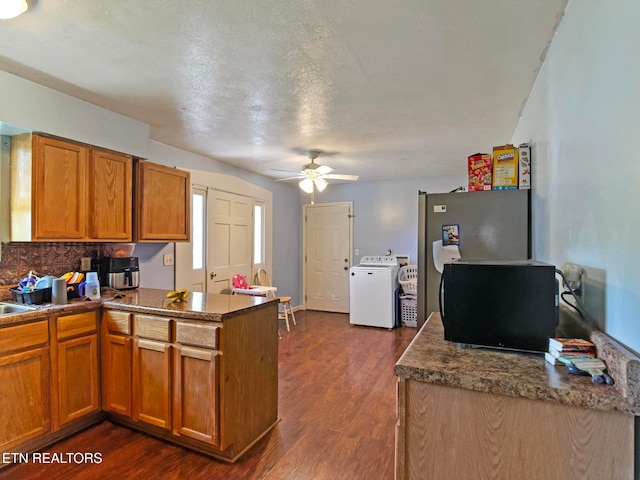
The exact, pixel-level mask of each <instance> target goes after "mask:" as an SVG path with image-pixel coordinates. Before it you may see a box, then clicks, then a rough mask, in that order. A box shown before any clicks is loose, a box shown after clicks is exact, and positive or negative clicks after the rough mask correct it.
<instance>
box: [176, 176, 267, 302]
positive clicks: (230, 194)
mask: <svg viewBox="0 0 640 480" xmlns="http://www.w3.org/2000/svg"><path fill="white" fill-rule="evenodd" d="M191 178H198V180H200V181H202V182H203V183H202V184H200V185H195V184H194V185H192V186H191V194H192V196H191V204H192V207H191V212H192V216H191V241H189V242H181V243H176V244H175V255H176V257H175V259H176V262H175V288H187V289H189V290H191V291H194V292H207V293H231V289H232V279H233V276H234V275H235V274H237V273H238V274H241V275H244V276H245V277H246V278H247V281H248V282H249V283H252V280H253V274H254V273H255V272H256V271H257V270H258V269H259V268H266V269H268V268H270V266H271V262H270V260H269V259H270V256H271V228H272V227H271V223H272V213H271V209H272V198H271V192H268V191H266V190H263V189H259V188H257V187H255V186H253V185H251V184H248V183H246V182H242V181H238V180H237V179H236V180H234V179H233V178H232V177H227V176H220V175H217V174H211V173H209V172H197V174H194V173H192V177H191ZM222 182H224V183H225V186H228V187H229V188H230V189H233V190H232V191H221V190H219V189H216V188H213V187H212V186H211V185H214V184H220V183H222ZM245 192H246V193H245Z"/></svg>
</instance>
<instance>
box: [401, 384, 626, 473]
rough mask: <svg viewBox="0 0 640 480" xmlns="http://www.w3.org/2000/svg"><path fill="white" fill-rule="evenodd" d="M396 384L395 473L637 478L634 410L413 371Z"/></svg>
mask: <svg viewBox="0 0 640 480" xmlns="http://www.w3.org/2000/svg"><path fill="white" fill-rule="evenodd" d="M398 387H399V388H398V424H397V427H396V475H395V478H396V480H405V479H406V480H422V479H425V480H426V479H429V480H440V479H442V480H458V479H459V480H467V479H470V478H491V479H496V480H497V479H504V480H510V479H514V478H536V479H538V478H545V479H547V478H554V479H555V478H562V479H564V478H580V479H593V480H600V479H604V478H607V479H609V478H611V479H613V478H615V479H623V478H624V479H626V478H628V479H631V478H633V464H634V454H633V444H634V417H632V416H630V415H625V414H623V413H620V412H615V411H600V410H593V409H586V408H580V407H575V406H571V405H563V404H560V403H557V402H552V401H542V400H531V399H528V398H523V397H512V396H508V395H499V394H493V393H486V392H477V391H473V390H468V389H464V388H455V387H449V386H443V385H437V384H432V383H425V382H421V381H418V380H413V379H408V380H407V379H403V378H402V379H400V382H399V385H398ZM603 388H604V387H603Z"/></svg>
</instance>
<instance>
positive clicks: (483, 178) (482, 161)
mask: <svg viewBox="0 0 640 480" xmlns="http://www.w3.org/2000/svg"><path fill="white" fill-rule="evenodd" d="M467 163H468V166H469V188H468V189H467V190H468V191H469V192H479V191H483V190H491V155H489V154H488V153H474V154H473V155H470V156H469V157H467Z"/></svg>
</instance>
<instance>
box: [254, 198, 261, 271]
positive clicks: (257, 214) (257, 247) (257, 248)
mask: <svg viewBox="0 0 640 480" xmlns="http://www.w3.org/2000/svg"><path fill="white" fill-rule="evenodd" d="M261 263H262V205H254V207H253V264H254V265H257V264H261Z"/></svg>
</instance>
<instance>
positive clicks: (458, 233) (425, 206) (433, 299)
mask: <svg viewBox="0 0 640 480" xmlns="http://www.w3.org/2000/svg"><path fill="white" fill-rule="evenodd" d="M443 232H444V233H446V232H453V234H450V239H449V240H446V242H450V244H451V245H456V243H457V247H458V250H459V253H460V256H461V258H465V259H492V260H523V259H529V258H531V190H491V191H486V192H456V193H433V194H428V193H426V192H418V263H417V266H418V299H417V302H418V304H417V324H418V328H420V327H422V325H423V324H424V322H425V321H426V319H427V318H428V317H429V315H430V314H431V312H437V311H438V310H439V307H438V293H439V292H438V289H439V287H440V273H439V272H438V271H437V270H436V268H435V266H434V263H433V242H435V241H438V240H442V239H443ZM445 237H446V235H445ZM487 287H488V288H489V287H490V286H489V285H487Z"/></svg>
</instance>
